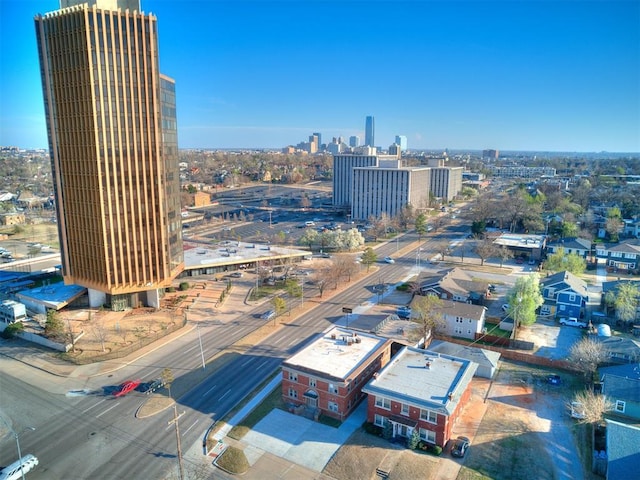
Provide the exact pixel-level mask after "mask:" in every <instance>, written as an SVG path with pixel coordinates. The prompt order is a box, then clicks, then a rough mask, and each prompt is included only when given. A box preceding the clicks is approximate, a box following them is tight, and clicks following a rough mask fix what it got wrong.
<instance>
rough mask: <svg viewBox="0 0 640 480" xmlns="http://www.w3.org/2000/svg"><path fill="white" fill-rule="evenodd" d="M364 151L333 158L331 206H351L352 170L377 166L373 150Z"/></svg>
mask: <svg viewBox="0 0 640 480" xmlns="http://www.w3.org/2000/svg"><path fill="white" fill-rule="evenodd" d="M366 150H367V152H366V153H357V154H346V155H334V156H333V205H334V206H335V207H345V208H346V207H350V206H351V188H352V181H353V169H354V168H355V167H372V166H375V165H377V164H378V156H377V155H376V152H375V149H366ZM369 150H372V151H369Z"/></svg>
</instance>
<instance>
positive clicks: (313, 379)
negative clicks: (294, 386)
mask: <svg viewBox="0 0 640 480" xmlns="http://www.w3.org/2000/svg"><path fill="white" fill-rule="evenodd" d="M309 386H310V387H316V386H317V385H316V379H315V378H310V379H309Z"/></svg>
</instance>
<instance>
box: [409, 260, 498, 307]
mask: <svg viewBox="0 0 640 480" xmlns="http://www.w3.org/2000/svg"><path fill="white" fill-rule="evenodd" d="M488 291H489V282H482V281H477V280H473V278H471V276H470V275H469V274H468V273H466V272H465V271H464V270H461V269H459V268H451V269H449V270H443V271H440V272H438V273H437V274H436V275H432V276H430V277H426V278H423V279H422V280H421V281H420V293H421V295H428V294H434V295H436V296H438V297H439V298H442V299H445V300H453V301H454V302H464V303H474V304H476V305H482V304H484V300H485V298H486V296H487V293H488Z"/></svg>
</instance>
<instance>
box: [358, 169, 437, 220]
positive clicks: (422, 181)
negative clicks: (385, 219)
mask: <svg viewBox="0 0 640 480" xmlns="http://www.w3.org/2000/svg"><path fill="white" fill-rule="evenodd" d="M430 174H431V169H430V168H428V167H414V168H409V167H402V163H401V161H400V160H398V159H397V158H396V159H380V160H379V162H378V165H376V166H364V167H354V168H353V183H352V186H353V188H352V191H353V193H352V204H351V218H353V219H354V220H366V219H368V218H369V217H370V216H374V217H379V216H380V215H381V214H382V213H386V214H387V215H389V216H390V217H393V216H395V215H397V214H398V213H400V211H401V210H402V208H403V207H404V206H406V205H409V204H410V205H412V206H414V207H416V208H420V207H422V206H424V205H426V204H427V202H428V201H429V187H430Z"/></svg>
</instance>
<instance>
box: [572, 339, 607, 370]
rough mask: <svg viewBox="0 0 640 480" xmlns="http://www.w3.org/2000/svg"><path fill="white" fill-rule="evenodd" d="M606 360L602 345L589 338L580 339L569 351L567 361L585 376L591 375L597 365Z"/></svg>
mask: <svg viewBox="0 0 640 480" xmlns="http://www.w3.org/2000/svg"><path fill="white" fill-rule="evenodd" d="M606 359H607V352H606V351H605V349H604V347H603V346H602V344H601V343H600V342H598V341H596V340H593V339H591V338H586V337H585V338H582V339H581V340H579V341H577V342H576V343H574V344H573V345H572V346H571V348H570V349H569V361H571V362H572V363H573V364H574V365H576V367H578V368H579V369H580V370H581V371H582V372H584V374H585V375H589V376H590V375H592V374H593V373H595V371H596V370H597V369H598V365H600V364H601V363H603V362H604V361H605V360H606Z"/></svg>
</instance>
